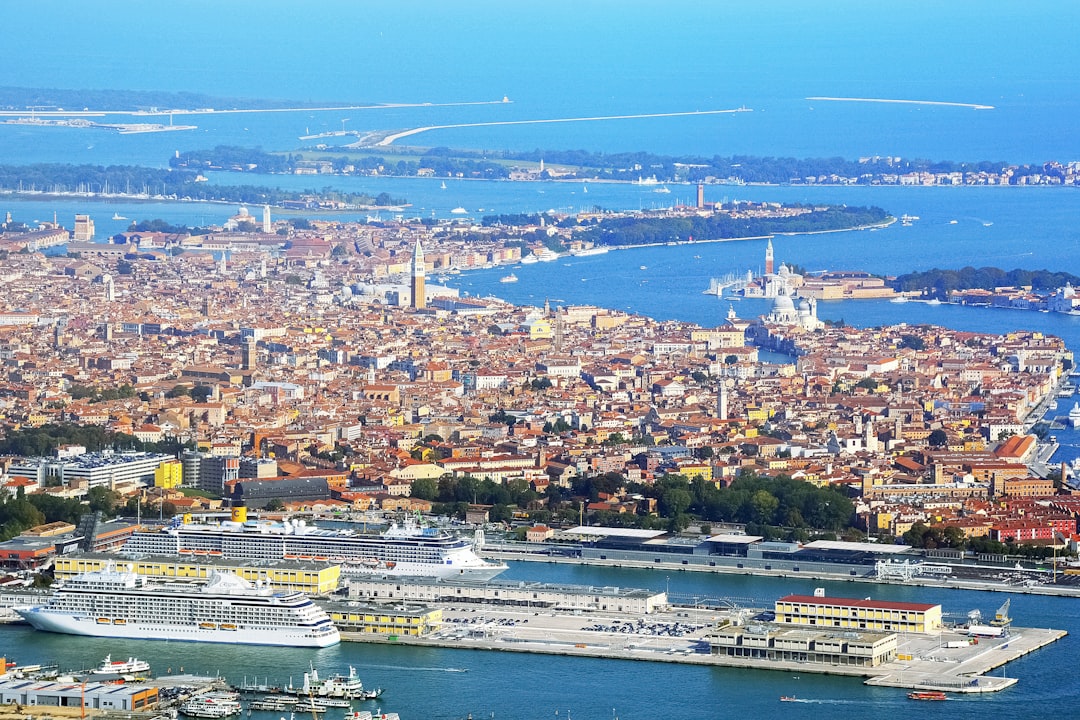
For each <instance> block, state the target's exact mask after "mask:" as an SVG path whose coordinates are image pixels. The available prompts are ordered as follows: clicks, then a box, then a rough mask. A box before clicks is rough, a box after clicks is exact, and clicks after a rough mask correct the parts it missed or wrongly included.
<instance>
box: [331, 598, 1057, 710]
mask: <svg viewBox="0 0 1080 720" xmlns="http://www.w3.org/2000/svg"><path fill="white" fill-rule="evenodd" d="M748 612H749V611H746V610H745V609H744V610H743V611H742V613H743V614H744V615H745V614H747V613H748ZM738 614H739V611H725V610H717V609H709V610H705V609H700V608H687V607H677V606H676V607H673V608H671V610H669V611H665V612H663V613H656V614H650V615H648V616H644V617H643V616H641V615H637V614H620V613H612V612H603V611H601V612H595V613H582V612H574V611H572V610H568V611H558V610H556V611H551V610H543V611H539V612H536V611H533V610H528V609H521V608H503V607H492V606H484V605H481V606H478V607H465V606H452V607H444V608H443V618H444V622H443V627H442V629H440V630H438V631H436V632H434V633H432V634H430V635H427V636H423V637H405V636H391V637H387V636H378V635H375V634H371V633H342V640H343V641H346V642H349V641H352V642H379V643H389V644H400V645H412V646H432V647H444V648H455V649H475V650H496V651H503V652H522V653H539V654H546V655H564V656H568V657H591V658H600V659H610V660H635V661H647V662H667V663H681V664H686V665H708V666H717V667H735V668H743V669H753V670H774V671H776V670H779V671H782V672H788V673H791V672H794V673H796V674H801V673H816V674H822V675H842V676H848V677H860V678H863V679H864V682H865V683H866V684H867V685H876V686H882V687H895V688H906V689H916V690H940V691H944V692H951V693H965V694H967V693H988V692H998V691H1000V690H1004V689H1006V688H1008V687H1010V686H1012V685H1014V684H1015V683H1016V682H1017V681H1016V678H1010V677H1005V676H1002V675H993V676H991V675H989V674H988V673H990V672H991V671H992V670H994V669H996V668H999V667H1001V666H1003V665H1005V664H1006V663H1008V662H1011V661H1012V660H1015V659H1017V658H1019V657H1022V656H1024V655H1027V654H1028V653H1031V652H1034V651H1035V650H1038V649H1039V648H1041V647H1044V646H1046V645H1049V644H1050V643H1053V642H1056V641H1057V640H1060V639H1061V638H1063V637H1065V636H1066V634H1067V633H1066V632H1065V631H1064V630H1053V629H1038V628H1021V627H1012V628H1010V629H1009V633H1008V634H1007V635H1006V636H1004V637H1000V638H970V637H968V636H967V635H964V634H961V633H959V632H954V631H952V630H945V631H942V632H941V633H933V634H926V635H923V634H915V633H902V634H900V636H899V642H898V645H897V654H896V659H894V660H891V661H889V662H886V663H883V664H881V665H878V666H875V667H869V666H848V665H839V664H826V663H815V662H806V661H776V660H769V659H764V658H746V657H742V658H729V657H725V656H722V655H715V654H712V652H711V651H710V649H709V637H710V634H711V633H712V631H713V630H714V628H716V627H718V626H719V625H721V624H724V623H727V622H730V621H731V620H732V619H733V618H735V617H736V616H737V615H738Z"/></svg>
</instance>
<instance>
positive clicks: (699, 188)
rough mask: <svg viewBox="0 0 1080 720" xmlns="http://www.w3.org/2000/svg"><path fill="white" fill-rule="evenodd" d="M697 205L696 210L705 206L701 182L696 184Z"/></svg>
mask: <svg viewBox="0 0 1080 720" xmlns="http://www.w3.org/2000/svg"><path fill="white" fill-rule="evenodd" d="M697 206H698V210H700V209H701V208H703V207H705V186H704V185H702V184H701V183H698V186H697Z"/></svg>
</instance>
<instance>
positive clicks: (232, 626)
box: [218, 623, 236, 630]
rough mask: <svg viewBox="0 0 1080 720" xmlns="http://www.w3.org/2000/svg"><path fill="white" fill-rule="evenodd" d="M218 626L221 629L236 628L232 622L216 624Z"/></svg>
mask: <svg viewBox="0 0 1080 720" xmlns="http://www.w3.org/2000/svg"><path fill="white" fill-rule="evenodd" d="M218 627H219V628H221V629H222V630H235V629H236V626H235V625H233V624H232V623H221V624H220V625H218Z"/></svg>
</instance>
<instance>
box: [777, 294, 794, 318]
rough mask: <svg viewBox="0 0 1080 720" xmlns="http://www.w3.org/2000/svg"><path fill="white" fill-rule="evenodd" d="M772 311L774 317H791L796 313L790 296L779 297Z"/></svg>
mask: <svg viewBox="0 0 1080 720" xmlns="http://www.w3.org/2000/svg"><path fill="white" fill-rule="evenodd" d="M772 311H773V314H774V315H789V314H791V313H794V312H795V303H794V302H792V300H791V297H790V296H788V295H777V296H776V300H774V301H773V306H772Z"/></svg>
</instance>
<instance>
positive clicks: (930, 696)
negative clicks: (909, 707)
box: [907, 690, 949, 700]
mask: <svg viewBox="0 0 1080 720" xmlns="http://www.w3.org/2000/svg"><path fill="white" fill-rule="evenodd" d="M907 696H908V699H909V700H948V699H949V698H948V696H946V695H945V693H943V692H941V691H940V690H912V691H911V692H909V693H908V694H907Z"/></svg>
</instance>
